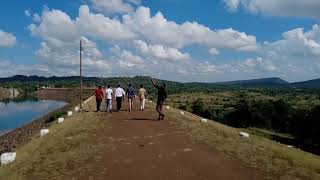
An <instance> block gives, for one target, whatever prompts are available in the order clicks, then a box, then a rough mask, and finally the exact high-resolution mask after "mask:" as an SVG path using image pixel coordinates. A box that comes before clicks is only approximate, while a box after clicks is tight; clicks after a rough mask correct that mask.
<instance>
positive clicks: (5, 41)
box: [0, 29, 16, 48]
mask: <svg viewBox="0 0 320 180" xmlns="http://www.w3.org/2000/svg"><path fill="white" fill-rule="evenodd" d="M15 44H16V37H15V36H14V35H13V34H11V33H8V32H5V31H3V30H1V29H0V48H6V47H12V46H14V45H15Z"/></svg>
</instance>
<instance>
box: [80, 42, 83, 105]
mask: <svg viewBox="0 0 320 180" xmlns="http://www.w3.org/2000/svg"><path fill="white" fill-rule="evenodd" d="M82 51H83V47H82V39H81V40H80V110H82Z"/></svg>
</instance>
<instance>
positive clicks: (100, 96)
mask: <svg viewBox="0 0 320 180" xmlns="http://www.w3.org/2000/svg"><path fill="white" fill-rule="evenodd" d="M94 95H95V96H96V102H97V112H100V108H101V103H102V99H103V98H104V94H103V90H102V87H101V86H99V87H98V88H97V89H96V90H95V91H94Z"/></svg>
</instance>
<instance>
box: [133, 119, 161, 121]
mask: <svg viewBox="0 0 320 180" xmlns="http://www.w3.org/2000/svg"><path fill="white" fill-rule="evenodd" d="M129 120H131V121H158V120H157V119H150V118H132V119H129Z"/></svg>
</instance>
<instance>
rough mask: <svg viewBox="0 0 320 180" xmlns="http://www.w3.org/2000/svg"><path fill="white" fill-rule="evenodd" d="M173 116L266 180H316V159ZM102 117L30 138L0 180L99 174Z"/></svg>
mask: <svg viewBox="0 0 320 180" xmlns="http://www.w3.org/2000/svg"><path fill="white" fill-rule="evenodd" d="M148 105H149V106H154V104H148ZM94 106H95V103H94V101H91V102H90V103H89V109H90V110H91V111H92V110H93V109H94V108H95V107H94ZM179 111H180V110H178V109H174V108H170V110H166V112H167V114H168V116H169V119H174V121H173V123H175V124H176V125H177V127H178V128H181V129H182V130H185V131H186V133H188V134H190V135H191V137H193V138H194V140H195V141H196V142H198V143H202V144H206V145H208V146H210V147H212V148H214V149H217V150H219V151H222V152H224V153H225V154H227V155H228V156H229V157H230V158H235V159H239V160H241V161H242V162H244V164H246V165H247V166H250V167H254V168H257V169H259V170H261V171H262V172H264V173H265V176H266V177H268V178H270V179H319V178H320V158H319V157H318V156H315V155H312V154H309V153H306V152H303V151H299V150H296V149H289V148H287V147H286V146H284V145H281V144H277V143H275V142H273V141H270V140H268V139H266V138H262V137H258V136H254V135H252V136H250V139H243V138H240V137H239V135H238V133H239V131H240V129H236V128H231V127H228V126H225V125H222V124H220V123H217V122H214V121H209V122H208V123H206V124H203V123H199V122H198V120H199V117H198V116H196V115H193V114H190V113H187V112H186V113H185V115H181V114H180V113H179ZM105 117H106V116H102V115H99V114H97V113H94V112H88V113H82V114H75V115H74V116H72V117H70V118H68V119H67V120H66V122H65V123H64V124H62V125H57V124H53V125H52V126H51V127H50V135H49V136H47V137H43V138H39V137H34V139H33V140H32V141H30V142H29V143H28V144H27V145H26V146H24V147H22V148H21V149H20V150H18V152H17V153H18V158H17V160H16V161H15V162H14V163H13V164H11V165H9V166H7V167H4V168H1V169H0V179H70V178H68V177H73V176H77V177H88V176H89V175H90V173H101V172H99V169H101V168H99V167H95V166H96V163H95V162H96V161H99V159H100V158H101V157H100V156H99V152H101V151H102V149H106V148H107V149H108V148H110V147H108V146H110V144H107V142H108V141H107V139H105V138H106V137H105V136H103V134H105V133H106V131H108V122H107V119H106V118H105ZM102 121H103V123H101V122H102ZM208 168H210V167H208ZM95 171H96V172H95ZM230 173H232V172H230Z"/></svg>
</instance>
